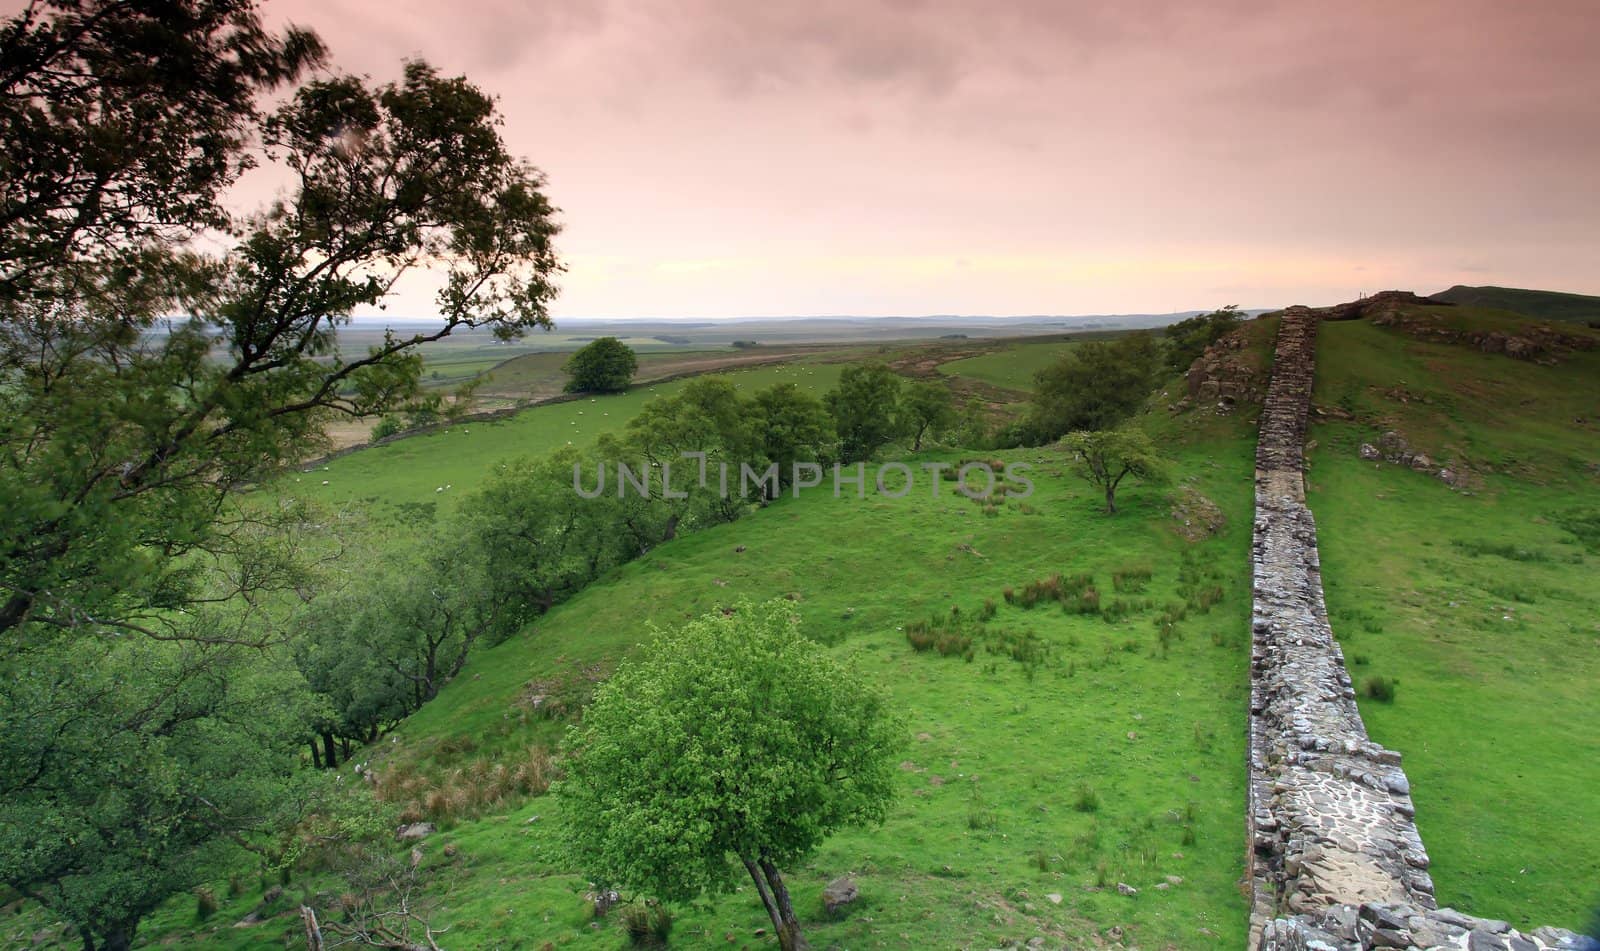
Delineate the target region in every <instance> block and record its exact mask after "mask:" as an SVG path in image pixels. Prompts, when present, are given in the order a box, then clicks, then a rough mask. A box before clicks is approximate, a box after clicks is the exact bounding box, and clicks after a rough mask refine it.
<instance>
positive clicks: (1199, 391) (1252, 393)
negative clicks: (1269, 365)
mask: <svg viewBox="0 0 1600 951" xmlns="http://www.w3.org/2000/svg"><path fill="white" fill-rule="evenodd" d="M1184 380H1185V384H1186V387H1187V389H1188V391H1189V396H1188V399H1189V400H1190V401H1192V404H1193V405H1206V406H1209V405H1216V406H1217V407H1218V408H1219V409H1221V410H1223V411H1227V410H1229V409H1231V408H1232V407H1233V405H1234V404H1235V403H1259V402H1261V398H1262V396H1263V395H1264V394H1265V393H1266V389H1267V371H1266V369H1265V368H1264V367H1262V366H1261V361H1260V359H1259V358H1258V357H1257V354H1256V350H1255V348H1254V347H1252V346H1251V342H1250V331H1249V328H1246V327H1239V328H1236V329H1234V330H1232V331H1230V332H1229V333H1226V334H1224V335H1223V336H1222V337H1220V338H1218V340H1217V342H1216V343H1213V344H1212V345H1211V346H1209V347H1207V348H1206V350H1205V352H1204V353H1202V354H1201V355H1200V356H1199V358H1198V359H1196V360H1195V361H1194V363H1192V364H1190V365H1189V371H1188V373H1187V374H1186V376H1185V378H1184ZM1187 405H1188V404H1186V405H1185V407H1184V408H1187Z"/></svg>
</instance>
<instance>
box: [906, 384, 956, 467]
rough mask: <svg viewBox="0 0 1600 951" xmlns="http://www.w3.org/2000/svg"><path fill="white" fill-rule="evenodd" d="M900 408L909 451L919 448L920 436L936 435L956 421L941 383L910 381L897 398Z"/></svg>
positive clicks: (953, 407) (953, 409)
mask: <svg viewBox="0 0 1600 951" xmlns="http://www.w3.org/2000/svg"><path fill="white" fill-rule="evenodd" d="M900 412H901V417H902V419H903V423H902V425H903V426H904V428H905V431H906V434H907V435H909V436H910V437H911V451H912V452H916V451H918V450H919V449H921V448H922V437H924V436H937V435H938V434H940V433H942V432H945V431H946V430H948V429H950V428H951V427H952V426H954V425H955V424H956V410H955V404H954V401H953V400H952V399H951V398H950V389H949V388H948V387H946V386H945V385H944V384H942V383H932V382H924V383H913V384H911V386H910V387H908V388H907V389H906V394H905V397H904V398H903V399H901V401H900Z"/></svg>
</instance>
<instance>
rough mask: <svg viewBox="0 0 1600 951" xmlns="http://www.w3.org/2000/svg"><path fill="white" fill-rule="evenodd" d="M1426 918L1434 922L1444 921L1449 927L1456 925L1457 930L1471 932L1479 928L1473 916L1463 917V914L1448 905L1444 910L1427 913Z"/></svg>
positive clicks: (1439, 909) (1436, 909) (1438, 909)
mask: <svg viewBox="0 0 1600 951" xmlns="http://www.w3.org/2000/svg"><path fill="white" fill-rule="evenodd" d="M1426 917H1428V918H1430V919H1432V920H1434V921H1442V922H1444V923H1445V924H1447V925H1455V926H1456V927H1457V928H1461V929H1462V930H1464V931H1470V930H1472V929H1473V928H1476V927H1477V926H1478V919H1476V918H1474V917H1472V916H1471V915H1463V914H1462V913H1461V912H1459V911H1456V910H1455V909H1454V908H1451V907H1450V906H1448V905H1446V906H1445V907H1443V908H1435V909H1433V910H1432V911H1429V912H1427V913H1426Z"/></svg>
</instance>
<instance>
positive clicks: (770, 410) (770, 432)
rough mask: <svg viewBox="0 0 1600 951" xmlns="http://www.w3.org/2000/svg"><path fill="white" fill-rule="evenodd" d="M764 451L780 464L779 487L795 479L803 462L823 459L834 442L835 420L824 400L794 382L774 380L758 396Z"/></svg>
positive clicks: (758, 415) (758, 422) (759, 425)
mask: <svg viewBox="0 0 1600 951" xmlns="http://www.w3.org/2000/svg"><path fill="white" fill-rule="evenodd" d="M755 413H756V420H757V423H756V426H757V430H758V431H759V432H760V434H761V450H762V452H763V453H764V454H765V455H766V458H767V461H768V462H775V463H777V465H778V488H780V489H781V488H782V487H783V486H786V485H789V484H790V483H791V482H792V481H793V479H794V466H795V463H799V462H811V463H817V462H821V461H822V460H823V459H825V458H826V457H827V454H828V450H829V448H830V444H831V443H832V442H833V420H832V419H831V418H830V417H829V416H828V408H827V407H826V406H824V405H823V404H822V401H821V400H819V399H817V398H816V397H815V396H812V395H811V394H810V393H807V392H806V391H805V390H802V389H800V387H799V386H798V385H796V384H794V383H774V384H772V385H771V386H769V387H767V388H766V389H764V390H758V391H757V392H756V395H755Z"/></svg>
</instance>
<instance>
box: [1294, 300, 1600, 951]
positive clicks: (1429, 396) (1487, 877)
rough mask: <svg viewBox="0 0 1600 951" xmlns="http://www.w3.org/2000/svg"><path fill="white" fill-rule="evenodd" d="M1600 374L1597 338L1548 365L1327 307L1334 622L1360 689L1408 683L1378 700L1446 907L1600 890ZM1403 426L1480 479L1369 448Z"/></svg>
mask: <svg viewBox="0 0 1600 951" xmlns="http://www.w3.org/2000/svg"><path fill="white" fill-rule="evenodd" d="M1434 312H1435V313H1437V314H1439V315H1441V317H1442V318H1443V319H1445V320H1447V321H1452V322H1460V323H1461V324H1462V326H1468V325H1470V326H1472V327H1474V328H1480V327H1483V326H1486V325H1491V324H1493V325H1499V326H1500V327H1502V328H1505V329H1514V328H1515V325H1516V323H1517V322H1516V321H1514V320H1512V319H1510V318H1508V317H1505V316H1503V315H1495V314H1492V313H1487V312H1471V311H1468V310H1467V309H1464V308H1463V309H1459V310H1458V309H1452V308H1435V309H1434ZM1597 381H1600V353H1597V352H1589V353H1585V354H1577V355H1574V356H1572V357H1570V358H1569V359H1567V360H1566V361H1565V362H1563V363H1561V364H1560V365H1558V366H1541V365H1537V364H1533V363H1527V362H1520V361H1516V360H1512V359H1509V358H1507V357H1504V356H1497V355H1490V354H1484V353H1480V352H1478V351H1476V350H1474V349H1471V348H1468V347H1463V346H1451V345H1445V344H1436V343H1421V342H1418V341H1416V340H1412V339H1410V338H1407V337H1404V336H1402V335H1400V334H1398V333H1396V332H1393V331H1390V330H1387V329H1384V328H1379V327H1374V326H1372V325H1370V324H1367V323H1365V322H1362V321H1354V322H1349V323H1333V324H1326V325H1324V327H1323V329H1322V333H1321V338H1320V341H1319V344H1318V366H1317V387H1316V394H1315V400H1316V402H1317V404H1318V405H1319V406H1321V407H1323V408H1325V409H1326V410H1327V411H1328V412H1329V413H1331V414H1337V415H1343V414H1345V413H1350V414H1353V416H1354V418H1352V419H1336V418H1333V416H1331V415H1329V416H1323V417H1321V418H1320V419H1319V420H1318V421H1317V422H1316V423H1315V425H1314V426H1313V428H1312V432H1311V438H1312V439H1313V440H1315V448H1314V449H1313V451H1312V453H1311V456H1310V459H1311V470H1310V486H1311V492H1310V502H1311V507H1312V509H1313V511H1314V512H1315V513H1316V516H1317V520H1318V526H1319V535H1320V542H1321V547H1322V567H1323V579H1324V582H1325V585H1326V589H1327V600H1328V605H1329V610H1330V613H1331V615H1332V618H1333V624H1334V631H1335V633H1336V634H1337V635H1338V636H1339V638H1340V641H1341V642H1342V643H1343V644H1344V647H1345V653H1346V657H1347V658H1349V660H1350V662H1351V664H1352V669H1351V674H1352V676H1353V677H1354V678H1355V680H1356V682H1357V685H1358V687H1359V685H1360V684H1361V683H1362V682H1363V681H1364V680H1365V679H1367V678H1368V677H1371V676H1375V675H1381V676H1387V677H1396V678H1398V679H1399V689H1398V692H1397V695H1396V697H1395V699H1394V701H1393V702H1392V703H1379V702H1376V701H1372V700H1368V699H1366V698H1363V699H1362V700H1361V707H1362V713H1363V716H1364V717H1365V718H1366V722H1367V726H1368V728H1369V730H1370V731H1371V733H1372V735H1373V736H1374V738H1375V739H1377V740H1378V741H1379V742H1381V743H1383V744H1385V745H1387V746H1389V747H1391V748H1394V749H1398V750H1400V751H1401V752H1402V753H1403V754H1404V755H1405V765H1406V769H1407V772H1408V774H1409V777H1410V779H1411V785H1412V792H1413V796H1414V798H1415V801H1416V804H1417V822H1418V826H1419V828H1420V829H1421V832H1422V836H1423V840H1424V842H1426V844H1427V846H1428V850H1429V852H1430V853H1431V855H1432V858H1433V861H1434V865H1433V869H1432V871H1433V876H1434V880H1435V883H1436V884H1437V886H1438V894H1439V899H1440V901H1441V903H1446V904H1452V905H1454V906H1456V907H1459V908H1462V909H1464V910H1467V911H1470V912H1473V913H1475V914H1480V915H1486V916H1491V917H1499V918H1506V919H1510V920H1514V921H1519V922H1525V923H1529V924H1543V923H1548V924H1559V925H1563V926H1566V927H1569V928H1579V927H1583V926H1585V925H1587V924H1588V923H1589V917H1588V916H1589V915H1592V913H1593V910H1594V908H1595V907H1596V905H1597V904H1600V715H1597V713H1596V709H1597V707H1596V687H1595V685H1596V683H1600V624H1597V621H1596V619H1597V618H1600V586H1597V585H1596V583H1595V581H1596V578H1597V577H1600V571H1597V568H1600V550H1597V545H1600V537H1597V536H1600V496H1597V493H1596V489H1597V488H1600V484H1597V482H1600V478H1597V477H1600V468H1597V467H1600V385H1597ZM1388 429H1394V430H1397V431H1399V432H1401V433H1402V434H1404V436H1405V437H1406V438H1407V439H1408V440H1409V441H1410V443H1411V445H1412V446H1413V447H1414V448H1415V449H1417V450H1420V451H1424V452H1426V453H1428V454H1429V455H1430V456H1431V457H1432V458H1433V459H1435V460H1440V463H1439V464H1441V465H1442V464H1449V465H1452V466H1454V467H1457V468H1460V469H1465V470H1467V471H1469V472H1470V473H1472V476H1471V483H1470V485H1469V487H1468V492H1457V491H1453V490H1452V489H1451V488H1449V487H1448V486H1447V485H1445V484H1444V483H1443V482H1441V481H1440V480H1439V479H1438V478H1437V477H1436V476H1435V475H1433V474H1430V473H1425V472H1415V471H1411V470H1409V469H1405V468H1401V467H1399V466H1393V465H1388V464H1374V463H1372V462H1365V461H1362V460H1361V459H1359V458H1358V456H1357V449H1358V447H1359V444H1360V443H1361V442H1373V443H1375V442H1376V441H1377V437H1378V436H1379V434H1381V433H1382V432H1383V431H1385V430H1388ZM1469 493H1470V494H1469ZM1585 526H1587V527H1585ZM1574 531H1576V532H1578V533H1579V534H1574ZM1580 535H1582V537H1583V539H1586V544H1585V541H1584V540H1580Z"/></svg>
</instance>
